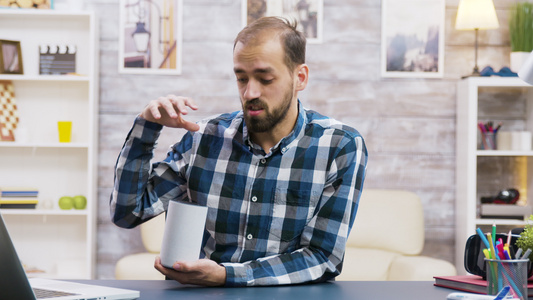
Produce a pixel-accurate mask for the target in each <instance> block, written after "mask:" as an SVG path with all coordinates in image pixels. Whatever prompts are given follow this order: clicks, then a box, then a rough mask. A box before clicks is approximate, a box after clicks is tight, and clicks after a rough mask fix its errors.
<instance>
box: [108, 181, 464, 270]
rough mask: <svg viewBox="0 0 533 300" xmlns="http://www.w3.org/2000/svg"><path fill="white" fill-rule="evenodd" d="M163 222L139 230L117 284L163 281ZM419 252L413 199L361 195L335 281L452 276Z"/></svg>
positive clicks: (420, 220) (443, 264)
mask: <svg viewBox="0 0 533 300" xmlns="http://www.w3.org/2000/svg"><path fill="white" fill-rule="evenodd" d="M164 222H165V219H164V215H161V216H158V217H156V218H154V219H152V220H150V221H148V222H146V223H144V224H142V225H141V226H140V227H141V238H142V241H143V244H144V246H145V247H146V250H147V252H145V253H139V254H132V255H127V256H125V257H123V258H121V259H120V260H119V261H118V262H117V264H116V267H115V276H116V278H117V279H130V280H135V279H163V278H164V277H163V275H161V274H160V273H159V272H158V271H156V270H155V269H154V267H153V265H154V260H155V257H156V256H157V255H159V251H160V250H161V241H162V239H163V231H164ZM423 246H424V215H423V210H422V204H421V202H420V198H419V197H418V196H417V195H416V194H414V193H411V192H407V191H401V190H372V189H365V190H364V191H363V194H362V197H361V201H360V204H359V210H358V212H357V216H356V218H355V223H354V227H353V230H352V232H351V234H350V237H349V238H348V243H347V248H346V255H345V258H344V265H343V270H342V274H341V275H339V276H338V277H336V280H433V276H436V275H440V276H444V275H455V274H456V271H455V267H454V266H453V265H452V264H451V263H449V262H447V261H444V260H440V259H435V258H430V257H425V256H420V255H419V254H420V253H421V251H422V248H423Z"/></svg>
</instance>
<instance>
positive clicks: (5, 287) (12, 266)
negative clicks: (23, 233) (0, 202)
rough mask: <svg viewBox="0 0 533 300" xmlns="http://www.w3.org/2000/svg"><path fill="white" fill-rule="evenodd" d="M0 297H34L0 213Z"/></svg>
mask: <svg viewBox="0 0 533 300" xmlns="http://www.w3.org/2000/svg"><path fill="white" fill-rule="evenodd" d="M0 298H2V299H35V296H34V294H33V291H32V289H31V286H30V283H29V281H28V278H27V277H26V273H25V272H24V268H23V267H22V264H21V262H20V260H19V258H18V255H17V252H16V251H15V247H14V246H13V242H11V238H10V237H9V233H8V232H7V228H6V224H5V223H4V219H3V218H2V214H0Z"/></svg>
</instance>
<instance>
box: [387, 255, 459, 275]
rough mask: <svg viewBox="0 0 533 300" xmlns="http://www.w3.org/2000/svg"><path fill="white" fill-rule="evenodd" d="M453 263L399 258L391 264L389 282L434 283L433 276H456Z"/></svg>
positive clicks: (426, 258) (422, 257) (413, 257)
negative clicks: (412, 281)
mask: <svg viewBox="0 0 533 300" xmlns="http://www.w3.org/2000/svg"><path fill="white" fill-rule="evenodd" d="M456 273H457V272H456V270H455V266H454V265H452V264H451V263H449V262H447V261H445V260H442V259H436V258H432V257H427V256H399V257H397V258H395V259H394V261H393V262H392V264H391V267H390V271H389V277H388V278H387V280H399V281H405V280H414V281H433V280H434V279H433V276H451V275H456Z"/></svg>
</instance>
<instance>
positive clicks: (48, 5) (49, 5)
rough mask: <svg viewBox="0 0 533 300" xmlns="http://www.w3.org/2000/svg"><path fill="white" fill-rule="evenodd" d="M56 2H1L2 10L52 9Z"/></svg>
mask: <svg viewBox="0 0 533 300" xmlns="http://www.w3.org/2000/svg"><path fill="white" fill-rule="evenodd" d="M53 4H54V0H25V1H20V0H19V1H17V0H3V1H0V8H2V7H9V8H15V9H17V8H35V9H52V8H53V6H54V5H53Z"/></svg>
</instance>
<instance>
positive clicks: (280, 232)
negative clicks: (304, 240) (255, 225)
mask: <svg viewBox="0 0 533 300" xmlns="http://www.w3.org/2000/svg"><path fill="white" fill-rule="evenodd" d="M273 197H274V204H273V207H272V222H271V226H270V229H269V232H270V234H271V235H273V236H275V237H277V238H280V239H281V241H283V242H289V241H292V240H294V239H296V238H298V237H300V235H301V234H302V232H303V230H304V228H305V225H306V224H307V223H308V222H309V220H310V219H311V217H312V215H313V212H314V207H315V205H314V204H315V203H316V200H317V198H318V197H313V195H312V193H311V192H310V191H303V190H292V189H276V191H275V193H274V196H273Z"/></svg>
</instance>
